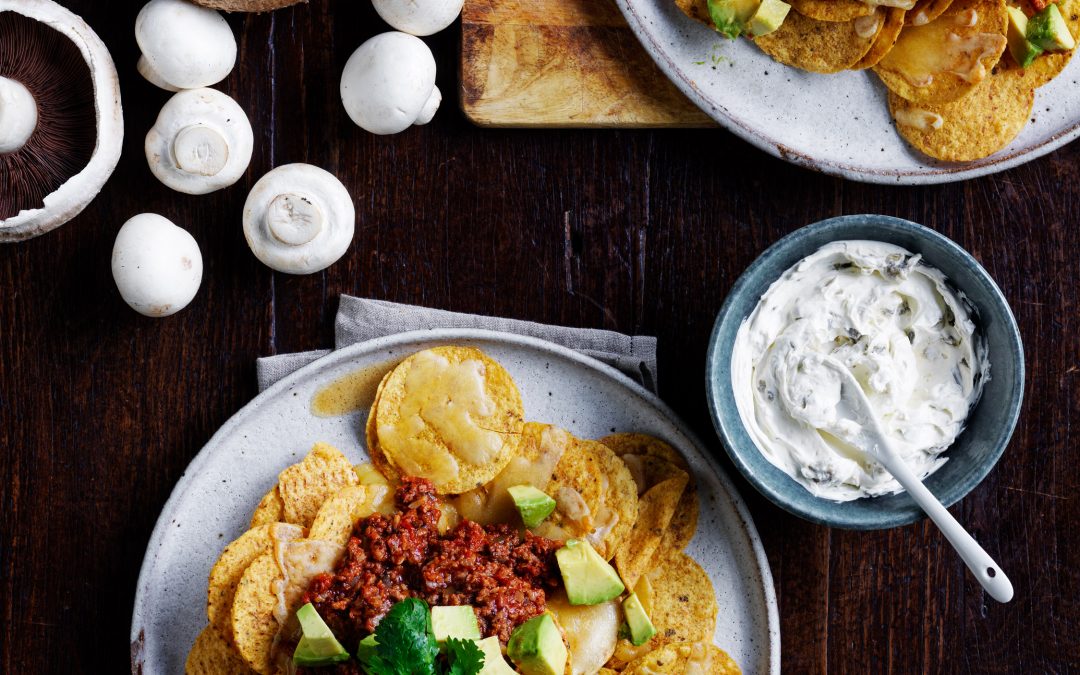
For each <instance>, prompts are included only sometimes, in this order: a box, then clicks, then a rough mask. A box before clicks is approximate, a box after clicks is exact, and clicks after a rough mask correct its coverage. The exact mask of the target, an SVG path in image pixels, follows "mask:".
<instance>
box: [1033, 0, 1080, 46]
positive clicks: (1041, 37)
mask: <svg viewBox="0 0 1080 675" xmlns="http://www.w3.org/2000/svg"><path fill="white" fill-rule="evenodd" d="M1026 35H1027V39H1028V41H1030V42H1031V43H1032V44H1034V45H1035V46H1036V47H1039V48H1041V49H1044V50H1046V51H1048V52H1060V51H1069V50H1071V49H1072V48H1074V47H1075V46H1076V40H1074V39H1073V36H1072V33H1071V32H1070V31H1069V25H1068V24H1067V23H1065V17H1063V16H1061V10H1059V9H1058V6H1057V5H1056V4H1053V5H1047V6H1046V8H1045V9H1043V10H1042V11H1041V12H1039V13H1038V14H1036V15H1035V16H1033V17H1031V18H1030V19H1028V24H1027V32H1026Z"/></svg>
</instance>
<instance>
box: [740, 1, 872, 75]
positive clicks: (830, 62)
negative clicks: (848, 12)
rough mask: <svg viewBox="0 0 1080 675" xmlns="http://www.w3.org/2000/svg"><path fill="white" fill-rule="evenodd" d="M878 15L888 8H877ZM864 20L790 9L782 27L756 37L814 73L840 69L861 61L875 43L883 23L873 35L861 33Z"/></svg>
mask: <svg viewBox="0 0 1080 675" xmlns="http://www.w3.org/2000/svg"><path fill="white" fill-rule="evenodd" d="M877 15H879V16H884V12H883V11H882V10H877ZM862 20H863V17H860V18H859V19H853V20H851V21H840V22H838V21H815V20H814V19H811V18H809V17H805V16H803V15H802V14H799V13H798V12H790V13H788V16H787V19H785V20H784V23H783V24H781V25H780V27H779V28H777V29H776V30H774V31H773V32H771V33H769V34H768V35H762V36H761V37H757V38H754V44H756V45H757V46H758V47H760V48H761V50H762V51H763V52H765V53H766V54H768V55H769V56H771V57H773V59H775V60H776V61H779V62H780V63H783V64H786V65H789V66H794V67H796V68H802V69H803V70H809V71H811V72H814V73H836V72H839V71H841V70H846V69H848V68H850V67H851V66H853V65H855V64H856V63H858V62H859V59H861V58H862V57H863V56H865V55H866V53H867V52H869V51H870V48H871V47H872V46H873V45H874V38H875V37H877V33H878V32H880V26H879V28H878V31H876V32H874V34H873V35H869V36H867V37H860V36H859V34H858V33H857V32H856V24H857V23H859V22H861V21H862ZM880 23H883V22H880Z"/></svg>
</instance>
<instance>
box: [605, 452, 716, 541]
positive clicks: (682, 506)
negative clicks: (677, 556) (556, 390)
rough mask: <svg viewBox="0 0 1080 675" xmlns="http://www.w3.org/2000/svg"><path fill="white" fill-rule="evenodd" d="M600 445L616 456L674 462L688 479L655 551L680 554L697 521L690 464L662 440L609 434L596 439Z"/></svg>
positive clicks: (695, 486) (695, 491)
mask: <svg viewBox="0 0 1080 675" xmlns="http://www.w3.org/2000/svg"><path fill="white" fill-rule="evenodd" d="M600 442H601V443H603V444H604V445H606V446H608V447H609V448H611V449H612V450H614V451H615V454H616V455H619V456H620V457H621V456H622V455H626V454H634V455H649V456H651V457H660V458H662V459H666V460H668V461H669V462H672V463H674V464H675V465H676V466H678V467H679V468H680V469H682V470H683V471H686V472H687V474H689V476H690V480H689V482H688V483H687V484H686V487H685V488H684V489H683V493H682V496H681V497H679V504H678V506H677V507H675V513H674V514H673V515H672V517H671V522H670V523H669V524H668V528H667V530H666V531H665V532H664V538H663V539H662V540H661V542H660V546H659V547H658V548H657V551H658V553H659V554H663V552H665V551H681V550H683V549H684V548H686V545H687V544H689V543H690V540H691V539H693V538H694V533H695V532H696V531H697V522H698V497H697V483H696V482H695V481H694V474H693V472H692V471H691V470H690V465H689V464H688V463H687V462H686V458H685V457H683V456H682V454H681V453H680V452H679V451H678V450H676V449H675V448H673V447H672V446H670V445H668V444H667V443H665V442H664V441H662V440H660V439H659V438H656V437H654V436H649V435H648V434H625V433H624V434H612V435H610V436H605V437H604V438H602V439H600Z"/></svg>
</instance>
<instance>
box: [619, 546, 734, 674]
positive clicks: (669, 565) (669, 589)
mask: <svg viewBox="0 0 1080 675" xmlns="http://www.w3.org/2000/svg"><path fill="white" fill-rule="evenodd" d="M646 577H647V578H648V580H649V583H650V584H651V585H652V600H651V604H652V607H651V608H650V609H649V618H650V619H652V622H653V626H655V627H656V635H654V636H653V637H652V638H651V639H650V640H649V641H648V642H646V643H645V644H643V645H641V646H639V647H635V646H634V645H632V644H630V641H629V640H626V639H622V640H619V644H618V646H617V647H616V648H615V655H614V656H613V657H611V660H610V661H608V663H607V665H608V667H611V668H615V669H618V668H620V667H621V666H622V665H623V664H626V663H629V662H631V661H633V660H635V659H639V658H641V657H642V656H643V655H644V654H647V653H648V652H650V651H652V650H654V649H657V648H659V647H662V646H664V645H667V644H672V643H677V642H710V641H712V636H713V633H714V632H716V615H717V612H718V611H719V606H718V605H717V604H716V592H715V591H714V590H713V585H712V581H711V580H710V579H709V575H708V574H706V573H705V570H703V569H702V568H701V565H698V564H697V562H696V561H695V560H694V559H693V558H691V557H690V556H688V555H686V554H685V553H683V552H682V551H675V552H672V553H670V554H668V555H667V556H665V557H663V558H661V559H659V560H658V561H657V563H656V566H655V567H653V569H651V570H649V573H648V574H646ZM665 672H667V671H665ZM678 672H682V671H678Z"/></svg>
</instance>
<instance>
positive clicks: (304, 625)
mask: <svg viewBox="0 0 1080 675" xmlns="http://www.w3.org/2000/svg"><path fill="white" fill-rule="evenodd" d="M296 618H297V620H298V621H299V622H300V629H301V630H302V631H303V637H301V638H300V643H299V644H298V645H296V651H294V652H293V663H295V664H296V665H298V666H328V665H332V664H334V663H341V662H342V661H347V660H348V659H349V653H348V652H347V651H345V648H344V647H342V646H341V643H340V642H338V641H337V638H335V637H334V634H333V632H331V630H330V627H329V626H327V625H326V622H325V621H323V619H322V617H321V616H319V612H318V611H317V610H316V609H315V606H314V605H312V604H311V603H310V602H309V603H307V604H306V605H304V606H303V607H301V608H300V609H298V610H296Z"/></svg>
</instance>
